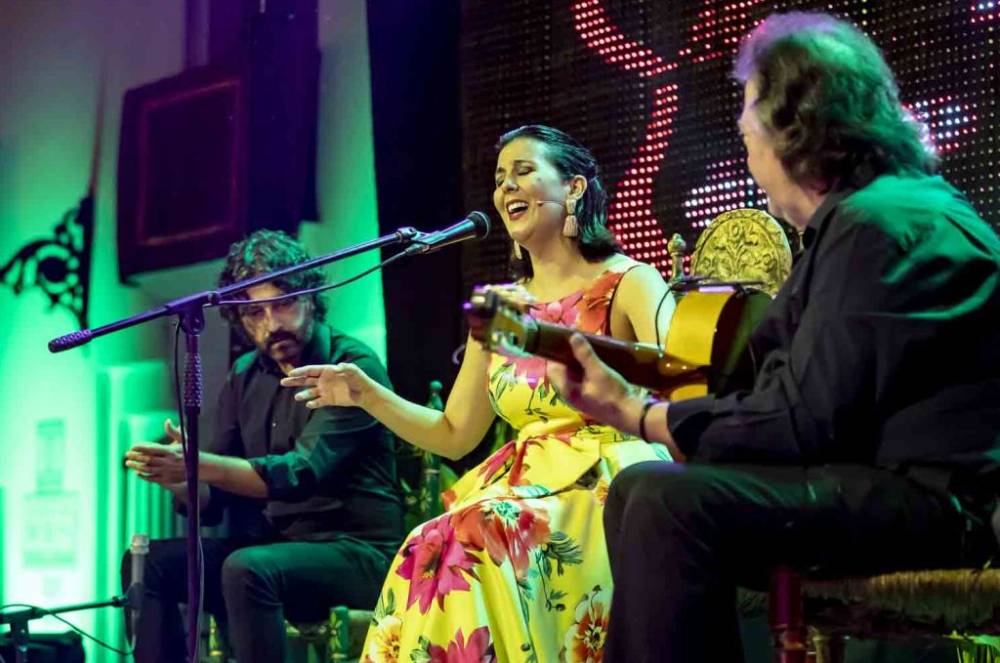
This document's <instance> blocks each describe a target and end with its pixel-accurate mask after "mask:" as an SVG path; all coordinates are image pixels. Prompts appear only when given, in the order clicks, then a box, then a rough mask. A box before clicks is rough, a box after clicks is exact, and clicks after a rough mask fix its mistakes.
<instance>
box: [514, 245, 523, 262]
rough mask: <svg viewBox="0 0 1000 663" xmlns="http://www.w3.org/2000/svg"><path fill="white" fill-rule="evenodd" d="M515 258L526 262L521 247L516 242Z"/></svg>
mask: <svg viewBox="0 0 1000 663" xmlns="http://www.w3.org/2000/svg"><path fill="white" fill-rule="evenodd" d="M514 257H515V258H517V259H518V260H524V256H523V255H521V245H520V244H518V243H517V242H514Z"/></svg>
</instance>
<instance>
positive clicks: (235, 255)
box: [219, 230, 326, 330]
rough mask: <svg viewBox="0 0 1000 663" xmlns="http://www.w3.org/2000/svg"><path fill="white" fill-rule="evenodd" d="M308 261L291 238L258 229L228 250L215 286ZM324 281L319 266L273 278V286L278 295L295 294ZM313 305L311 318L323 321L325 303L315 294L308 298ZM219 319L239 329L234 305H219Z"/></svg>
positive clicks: (304, 251)
mask: <svg viewBox="0 0 1000 663" xmlns="http://www.w3.org/2000/svg"><path fill="white" fill-rule="evenodd" d="M307 260H309V254H307V253H306V250H305V249H304V248H303V247H302V245H301V244H299V243H298V242H297V241H296V240H295V239H293V238H292V237H290V236H288V235H286V234H285V233H283V232H281V231H280V230H258V231H256V232H254V233H253V234H251V235H250V236H249V237H247V238H246V239H244V240H243V241H240V242H236V243H234V244H233V245H232V246H231V247H229V255H227V256H226V264H225V266H224V267H223V268H222V273H221V274H219V287H220V288H221V287H225V286H227V285H231V284H233V283H236V282H237V281H242V280H243V279H249V278H252V277H254V276H260V275H261V274H267V273H268V272H273V271H274V270H276V269H281V268H282V267H289V266H291V265H298V264H300V263H303V262H305V261H307ZM325 282H326V277H325V276H324V274H323V271H322V270H321V269H320V268H319V267H314V268H312V269H307V270H305V271H303V272H296V273H294V274H291V275H289V276H286V277H284V278H280V279H275V280H274V281H273V283H274V285H275V286H277V287H278V288H279V289H281V291H282V292H295V291H296V290H305V289H307V288H316V287H319V286H321V285H323V284H324V283H325ZM309 298H310V299H311V300H312V303H313V318H314V319H316V320H323V319H324V318H325V317H326V302H324V301H323V298H322V297H320V295H319V293H313V294H311V295H309ZM222 317H224V318H225V319H226V320H227V321H228V322H229V324H231V325H234V326H235V327H237V328H238V329H241V330H242V329H243V326H242V325H241V324H240V316H239V312H238V311H237V310H236V307H235V306H223V307H222Z"/></svg>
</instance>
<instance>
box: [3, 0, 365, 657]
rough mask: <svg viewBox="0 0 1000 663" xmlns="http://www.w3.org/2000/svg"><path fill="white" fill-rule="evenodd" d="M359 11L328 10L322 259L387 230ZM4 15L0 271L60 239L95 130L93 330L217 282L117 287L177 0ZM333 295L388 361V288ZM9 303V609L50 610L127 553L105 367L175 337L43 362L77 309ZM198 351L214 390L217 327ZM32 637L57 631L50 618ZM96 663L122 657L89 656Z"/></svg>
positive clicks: (116, 366) (356, 2) (175, 275)
mask: <svg viewBox="0 0 1000 663" xmlns="http://www.w3.org/2000/svg"><path fill="white" fill-rule="evenodd" d="M364 8H365V2H364V0H321V1H320V9H321V16H320V41H321V48H322V50H323V69H322V74H321V90H320V103H321V107H320V126H319V160H318V173H319V175H318V177H319V181H318V182H317V187H316V188H317V190H318V191H319V192H320V211H321V217H322V220H321V222H320V223H316V224H312V223H309V224H304V226H303V230H302V235H303V239H304V240H305V242H306V244H307V245H308V247H309V248H310V250H311V251H313V252H314V253H319V252H324V251H329V250H332V249H334V248H339V247H342V246H345V245H347V244H349V243H352V242H356V241H361V240H367V239H371V238H372V237H374V236H375V235H377V230H378V223H377V216H376V214H377V209H376V203H375V200H376V196H375V178H374V172H373V168H374V158H373V154H372V139H371V110H370V98H369V89H370V87H369V75H368V53H367V31H366V28H365V15H364V11H365V9H364ZM2 14H3V17H2V19H0V91H2V93H0V229H2V231H0V264H3V263H5V262H6V261H7V260H8V259H9V258H10V256H11V255H13V254H14V253H15V252H16V251H17V250H18V249H19V248H20V247H22V246H23V245H25V244H26V243H27V242H29V241H31V240H34V239H39V238H43V237H48V236H50V235H51V231H52V229H53V227H54V226H55V225H56V223H58V221H59V220H60V217H61V216H62V214H63V213H64V212H66V211H67V210H68V209H70V208H72V207H74V206H75V205H76V204H77V203H78V202H79V200H80V198H81V197H83V196H84V195H85V193H86V191H87V188H88V183H89V181H90V178H91V160H92V154H93V152H94V148H95V131H96V129H97V127H98V126H99V125H100V124H101V122H99V121H98V120H101V121H102V122H103V136H102V139H101V140H100V145H99V147H100V150H99V159H98V160H97V171H96V191H97V196H96V227H95V246H94V258H93V264H92V283H91V298H90V307H91V320H90V322H91V324H92V325H97V324H101V323H104V322H107V321H110V320H114V319H117V318H120V317H123V316H126V315H129V314H132V313H135V312H138V311H141V310H144V309H146V308H149V307H151V306H153V305H155V304H156V303H158V302H160V301H162V300H163V299H164V298H166V297H168V296H172V295H173V294H174V293H175V292H177V293H178V294H179V292H182V291H188V290H194V289H200V288H205V287H208V286H210V285H211V284H212V282H213V280H214V277H215V273H216V271H217V264H208V265H202V266H196V267H193V268H185V269H180V270H170V272H169V273H163V274H153V275H147V276H144V277H143V278H141V279H139V280H138V281H139V283H140V285H139V287H124V286H122V285H120V284H119V283H118V279H117V266H116V253H115V251H116V249H115V207H114V205H115V197H116V191H115V170H116V156H117V140H118V130H119V117H120V110H121V100H122V95H123V93H124V91H125V90H127V89H129V88H131V87H134V86H137V85H141V84H143V83H147V82H150V81H153V80H156V79H158V78H162V77H165V76H170V75H173V74H175V73H177V72H179V71H180V70H181V69H182V67H183V65H184V52H185V43H184V39H185V35H184V20H185V6H184V2H181V1H180V0H172V1H169V2H142V3H138V2H131V1H125V0H110V1H109V0H79V1H77V2H72V3H67V2H55V1H50V0H39V1H37V2H36V1H34V0H32V1H23V2H22V1H19V0H15V1H12V2H4V3H3V11H2ZM102 104H103V105H102ZM376 259H377V255H375V254H372V255H369V256H362V257H358V258H356V259H355V260H354V261H352V262H350V263H343V264H340V265H336V266H334V267H333V268H331V274H332V275H333V276H334V277H335V278H336V277H338V276H344V275H349V274H351V273H354V271H355V270H358V269H361V268H363V267H365V266H367V265H370V264H372V262H373V261H374V260H376ZM330 302H331V304H332V306H331V319H332V321H333V323H334V324H335V325H336V326H338V327H340V328H341V329H343V330H344V331H346V332H348V333H353V334H356V335H358V336H360V337H361V338H363V339H364V340H365V341H367V342H368V343H370V344H371V345H373V347H374V348H375V349H376V351H377V352H379V353H380V354H382V355H383V356H384V354H385V334H384V312H383V302H382V290H381V279H380V278H379V277H378V276H371V277H366V279H365V280H363V281H362V282H359V283H357V284H354V285H352V286H349V288H347V289H345V290H344V291H343V292H341V293H335V294H334V295H333V296H331V297H330ZM0 310H2V311H3V313H4V315H3V322H2V323H0V369H2V375H3V379H2V382H0V421H3V422H4V434H3V436H2V437H0V495H2V497H3V507H2V508H3V512H2V514H0V526H2V528H3V529H2V536H3V552H2V555H3V557H2V561H0V570H2V579H0V592H2V595H0V601H2V602H4V603H8V602H15V601H16V602H30V603H37V604H41V605H45V606H55V605H62V604H67V603H74V602H78V601H89V600H94V599H100V598H106V592H107V591H108V588H109V587H113V585H114V579H115V574H116V573H117V568H118V563H119V557H120V554H121V549H120V548H119V547H118V546H116V545H115V543H114V541H113V540H112V541H109V538H108V536H107V532H110V531H112V530H113V529H114V528H113V527H112V525H113V524H114V523H120V520H121V518H122V517H123V516H122V514H121V513H118V510H119V509H120V505H119V504H118V502H117V501H115V500H113V499H109V497H108V492H109V490H110V488H111V484H112V483H115V481H116V480H115V478H114V477H109V470H108V468H109V467H110V468H114V463H115V460H116V459H114V458H112V457H111V451H110V450H109V449H108V448H107V446H108V439H109V438H108V435H109V427H111V426H112V425H113V424H112V422H109V421H108V420H106V419H107V417H106V416H105V415H102V414H99V411H100V410H101V408H105V407H106V406H107V401H108V399H107V398H106V397H103V396H101V395H99V394H102V393H104V392H105V391H106V389H105V386H102V385H106V383H107V375H108V374H109V373H110V374H114V373H115V371H118V370H120V368H121V367H123V366H125V367H127V366H130V365H138V366H142V367H149V366H150V364H149V363H148V361H149V360H154V361H155V360H161V361H165V360H167V359H168V357H167V356H166V355H167V352H166V351H165V348H169V347H170V344H169V339H170V334H169V326H168V324H167V323H165V322H159V323H154V324H151V325H148V326H146V327H143V328H138V329H134V330H130V331H128V332H125V333H122V334H119V335H117V336H115V337H108V338H103V339H99V340H97V341H95V342H93V343H92V344H91V345H90V346H89V347H87V348H85V349H82V350H75V351H71V352H67V353H64V354H60V355H50V354H49V353H48V351H47V350H46V348H45V341H46V340H47V339H49V338H51V337H54V336H57V335H60V334H63V333H66V332H69V331H72V330H73V329H74V328H75V327H74V325H75V322H74V318H73V317H72V316H71V315H70V314H69V313H68V312H64V311H60V310H50V309H49V308H48V305H47V300H46V299H45V298H44V296H43V295H42V293H41V292H39V291H37V290H29V291H27V292H24V293H23V294H21V295H20V296H15V295H14V294H13V292H12V291H11V289H10V288H8V287H6V286H3V285H0ZM211 317H212V319H213V322H215V316H211ZM203 345H204V349H205V352H206V353H207V354H211V355H212V356H211V357H207V358H206V359H207V361H206V365H207V367H208V369H209V375H207V376H206V382H207V386H208V394H209V397H211V396H212V393H213V391H214V386H215V385H217V384H218V383H219V379H220V375H221V370H222V361H221V360H220V358H221V357H222V356H223V353H224V347H225V333H224V330H223V329H221V327H220V326H219V325H218V323H217V322H216V323H215V325H214V327H213V330H212V331H211V332H210V333H209V334H208V335H207V336H206V339H205V343H204V344H203ZM136 362H145V363H141V364H136ZM144 370H145V369H144ZM150 370H153V369H150ZM154 372H155V371H154ZM163 387H164V386H163V385H160V384H153V385H148V381H147V387H145V389H147V390H148V393H146V394H131V395H130V398H131V399H132V401H134V402H135V403H139V404H141V407H144V408H147V409H148V408H154V407H156V406H157V404H158V403H159V401H161V400H162V399H163V398H164V393H165V391H164V388H163ZM112 401H113V399H112ZM112 471H113V470H112ZM114 617H115V616H114V615H110V616H100V615H96V614H95V613H78V614H75V615H74V616H73V617H72V619H73V621H75V622H76V623H78V624H79V625H80V626H81V627H83V628H85V629H88V630H91V629H96V630H97V631H98V632H99V633H103V634H105V635H108V637H115V636H116V635H117V633H118V627H117V624H116V623H111V622H114V621H116V620H115V619H114ZM35 628H36V630H63V628H62V627H61V626H60V625H57V624H56V623H52V622H45V623H43V624H40V625H37V626H35ZM88 660H89V661H95V660H96V661H111V660H116V658H115V657H107V656H105V655H104V654H102V653H99V652H98V651H97V650H95V649H93V648H92V647H90V646H88Z"/></svg>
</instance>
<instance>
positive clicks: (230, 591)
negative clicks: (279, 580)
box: [222, 546, 277, 602]
mask: <svg viewBox="0 0 1000 663" xmlns="http://www.w3.org/2000/svg"><path fill="white" fill-rule="evenodd" d="M222 593H223V595H224V596H225V599H226V601H227V602H230V601H233V600H242V599H245V598H252V599H255V600H270V601H276V600H277V597H276V588H275V574H274V569H273V560H272V559H271V556H270V555H268V554H267V552H266V551H265V550H263V549H262V547H260V546H250V547H249V548H242V549H240V550H237V551H236V552H234V553H232V554H231V555H229V556H228V557H226V559H225V561H223V563H222Z"/></svg>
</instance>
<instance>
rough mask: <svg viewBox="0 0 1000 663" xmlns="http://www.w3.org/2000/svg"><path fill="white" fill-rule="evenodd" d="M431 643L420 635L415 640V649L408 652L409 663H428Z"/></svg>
mask: <svg viewBox="0 0 1000 663" xmlns="http://www.w3.org/2000/svg"><path fill="white" fill-rule="evenodd" d="M430 648H431V641H430V640H428V639H427V636H425V635H422V636H420V637H419V638H417V648H416V649H414V650H412V651H411V652H410V663H429V661H430V660H431V655H430Z"/></svg>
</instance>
